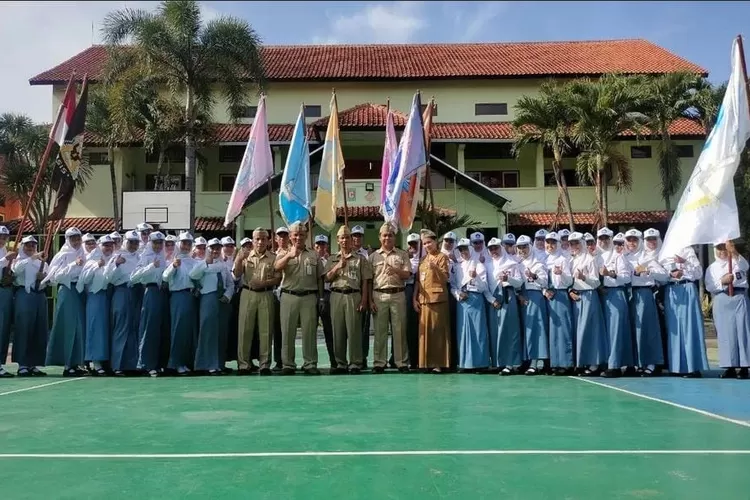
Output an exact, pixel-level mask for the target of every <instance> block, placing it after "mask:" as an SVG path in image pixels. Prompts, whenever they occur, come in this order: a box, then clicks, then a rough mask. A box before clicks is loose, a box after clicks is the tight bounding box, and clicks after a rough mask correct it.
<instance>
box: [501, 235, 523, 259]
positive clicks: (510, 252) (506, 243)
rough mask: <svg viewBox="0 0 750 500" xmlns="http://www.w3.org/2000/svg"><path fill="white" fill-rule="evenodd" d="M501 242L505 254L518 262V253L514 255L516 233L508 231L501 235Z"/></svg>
mask: <svg viewBox="0 0 750 500" xmlns="http://www.w3.org/2000/svg"><path fill="white" fill-rule="evenodd" d="M501 242H502V244H503V250H504V252H505V255H507V256H508V257H510V258H511V259H513V260H515V261H516V262H518V261H519V259H518V255H516V235H515V234H513V233H508V234H506V235H505V236H503V239H502V240H501Z"/></svg>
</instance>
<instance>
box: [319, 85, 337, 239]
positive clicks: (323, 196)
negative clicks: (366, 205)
mask: <svg viewBox="0 0 750 500" xmlns="http://www.w3.org/2000/svg"><path fill="white" fill-rule="evenodd" d="M343 178H344V154H343V153H342V152H341V138H340V136H339V108H338V103H337V102H336V93H334V94H333V95H332V96H331V115H330V116H329V117H328V129H327V130H326V138H325V142H324V143H323V158H322V159H321V160H320V175H319V176H318V190H317V196H316V197H315V222H317V223H318V225H319V226H320V227H322V228H323V229H325V230H326V231H331V230H332V229H333V228H334V227H335V226H336V207H338V203H339V201H341V200H342V199H343V196H344V193H343V192H342V191H343V188H342V182H341V181H342V180H343Z"/></svg>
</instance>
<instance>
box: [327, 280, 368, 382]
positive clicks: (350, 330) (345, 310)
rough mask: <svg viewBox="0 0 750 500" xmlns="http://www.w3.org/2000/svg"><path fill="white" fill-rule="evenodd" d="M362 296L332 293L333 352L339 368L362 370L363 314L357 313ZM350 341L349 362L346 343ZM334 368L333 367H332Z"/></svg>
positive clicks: (357, 293) (358, 293) (359, 294)
mask: <svg viewBox="0 0 750 500" xmlns="http://www.w3.org/2000/svg"><path fill="white" fill-rule="evenodd" d="M360 302H362V294H361V293H360V292H356V293H349V294H344V293H336V292H334V291H331V324H332V326H333V352H334V354H335V355H336V367H337V368H360V369H361V368H362V313H360V312H359V311H357V307H359V304H360ZM347 340H348V341H349V362H348V363H347V360H346V343H347ZM332 368H333V367H332Z"/></svg>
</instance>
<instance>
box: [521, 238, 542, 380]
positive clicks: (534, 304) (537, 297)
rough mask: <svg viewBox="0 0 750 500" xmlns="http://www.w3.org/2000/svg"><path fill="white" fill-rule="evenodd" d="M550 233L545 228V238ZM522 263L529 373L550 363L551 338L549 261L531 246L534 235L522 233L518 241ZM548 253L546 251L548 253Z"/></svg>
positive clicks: (531, 373)
mask: <svg viewBox="0 0 750 500" xmlns="http://www.w3.org/2000/svg"><path fill="white" fill-rule="evenodd" d="M548 235H549V233H547V232H546V231H545V233H544V237H545V239H546V238H547V236H548ZM516 249H517V250H518V257H519V259H520V262H519V266H520V271H521V275H522V278H523V279H524V280H525V283H524V288H525V292H524V296H525V297H526V305H524V306H523V307H522V308H521V314H522V321H521V324H522V325H523V331H524V342H525V344H526V345H525V355H526V356H525V359H527V360H528V361H529V362H530V365H529V368H528V369H527V370H526V375H536V374H537V372H538V371H541V372H544V365H545V364H547V363H549V337H548V335H547V324H548V322H549V321H548V317H547V301H546V300H545V299H544V295H542V290H544V289H545V288H547V286H548V274H547V263H546V259H545V262H543V261H541V260H539V258H538V257H539V249H538V248H537V247H536V246H535V247H534V248H531V238H529V237H528V236H526V235H522V236H520V237H519V238H518V240H517V241H516ZM545 255H546V252H545Z"/></svg>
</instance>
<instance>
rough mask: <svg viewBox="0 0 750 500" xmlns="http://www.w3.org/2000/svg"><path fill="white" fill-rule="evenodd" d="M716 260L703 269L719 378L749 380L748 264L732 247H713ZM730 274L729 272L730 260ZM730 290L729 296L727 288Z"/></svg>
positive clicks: (749, 319) (728, 245)
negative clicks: (730, 263) (716, 352)
mask: <svg viewBox="0 0 750 500" xmlns="http://www.w3.org/2000/svg"><path fill="white" fill-rule="evenodd" d="M714 256H715V257H716V260H715V261H714V262H713V264H711V265H710V266H708V269H706V278H705V279H706V290H707V291H708V292H709V293H710V294H711V297H712V310H713V317H714V325H715V326H716V336H717V337H718V339H719V366H720V367H722V368H724V373H722V374H721V378H735V377H737V378H740V379H746V378H748V367H750V316H748V311H750V304H748V299H747V271H748V264H747V261H746V260H745V258H744V257H742V256H741V255H739V254H738V253H737V252H736V250H735V249H734V245H733V244H732V243H729V244H724V243H718V244H716V245H714ZM730 258H731V259H732V272H731V273H730V272H729V259H730ZM730 284H731V285H732V286H733V291H732V295H731V296H730V295H729V285H730Z"/></svg>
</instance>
